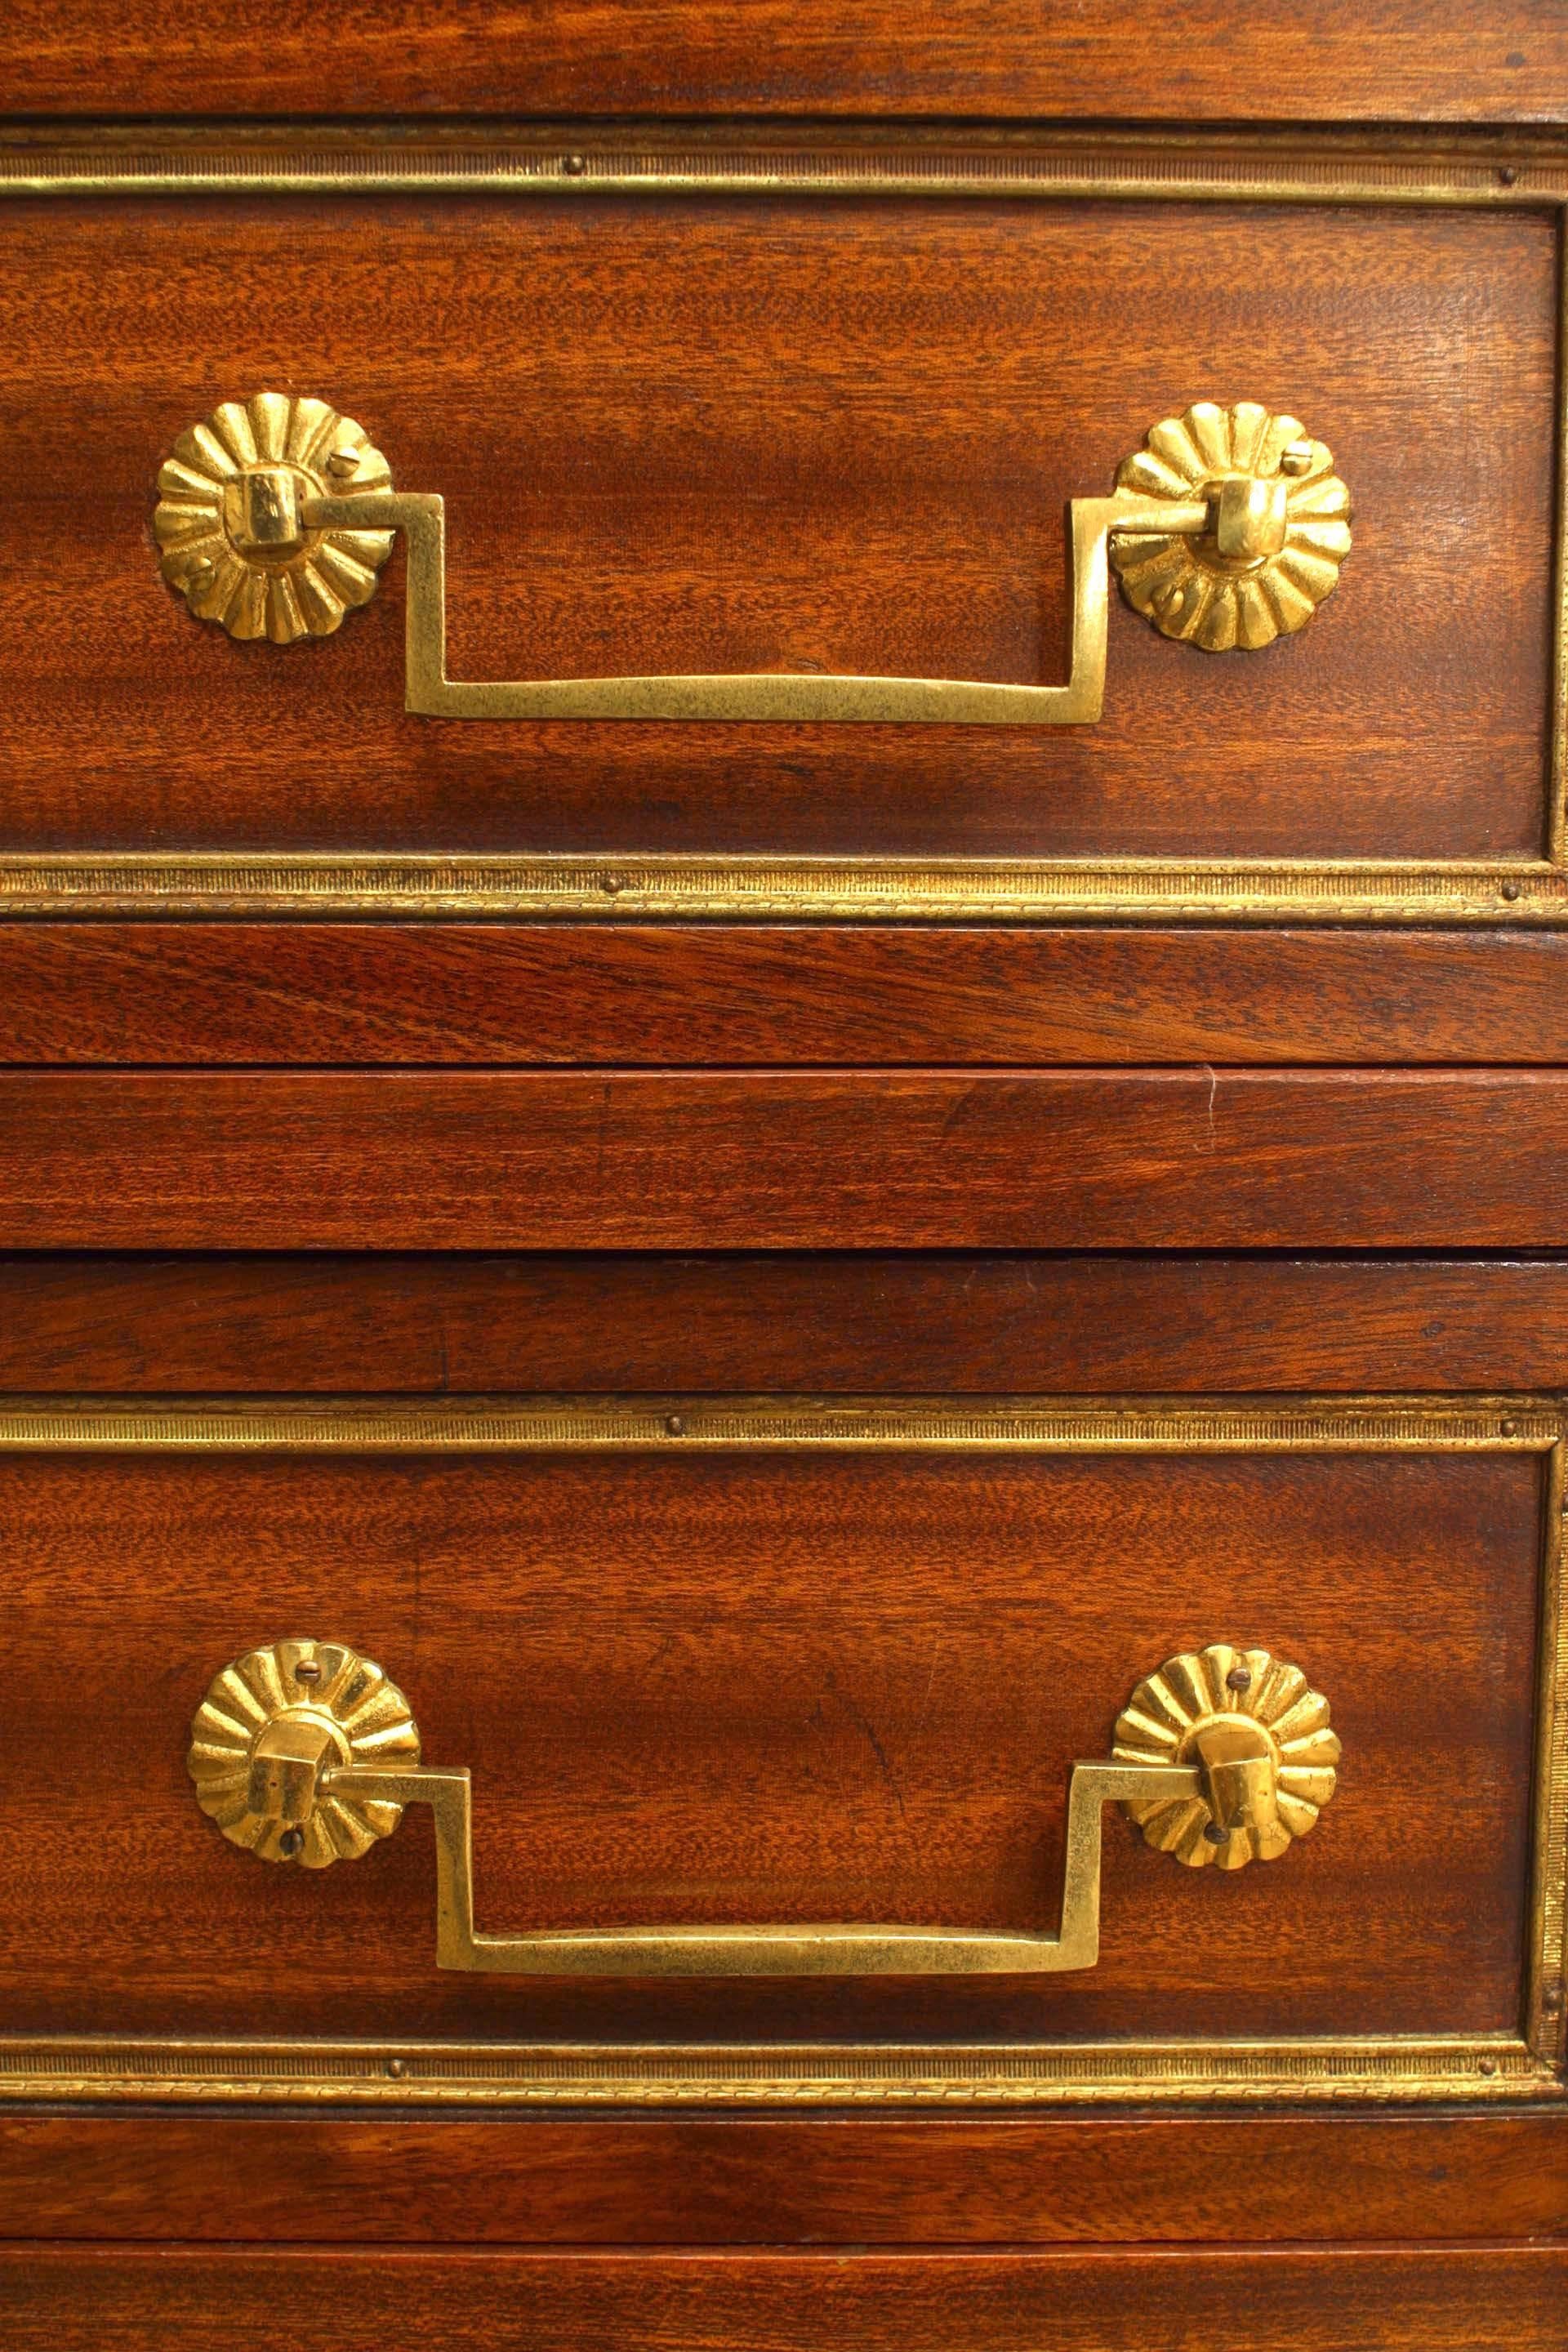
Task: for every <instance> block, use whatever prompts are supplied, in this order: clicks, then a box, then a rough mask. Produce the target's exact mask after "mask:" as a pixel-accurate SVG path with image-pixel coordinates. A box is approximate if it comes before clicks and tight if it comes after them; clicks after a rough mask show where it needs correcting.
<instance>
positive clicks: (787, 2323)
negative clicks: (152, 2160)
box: [0, 2243, 1568, 2352]
mask: <svg viewBox="0 0 1568 2352" xmlns="http://www.w3.org/2000/svg"><path fill="white" fill-rule="evenodd" d="M1565 2287H1568V2256H1565V2255H1564V2252H1563V2248H1562V2247H1561V2246H1547V2245H1542V2246H1517V2247H1512V2248H1506V2249H1504V2248H1498V2249H1492V2248H1487V2249H1484V2250H1478V2251H1469V2250H1464V2249H1459V2248H1446V2249H1441V2250H1439V2249H1429V2248H1426V2247H1401V2248H1397V2249H1391V2250H1388V2251H1384V2250H1383V2249H1377V2250H1368V2251H1363V2252H1352V2251H1347V2250H1345V2249H1342V2248H1338V2247H1335V2248H1321V2249H1320V2248H1304V2247H1280V2248H1278V2249H1273V2250H1268V2251H1265V2252H1257V2251H1255V2250H1253V2249H1250V2248H1248V2249H1247V2250H1245V2251H1244V2250H1241V2249H1237V2250H1234V2251H1227V2252H1222V2253H1217V2254H1216V2253H1214V2252H1198V2253H1194V2254H1181V2253H1175V2252H1170V2253H1152V2254H1151V2253H1127V2254H1109V2255H1108V2254H1103V2253H1088V2254H1081V2253H1072V2254H1034V2255H1018V2254H995V2253H971V2254H961V2253H935V2254H932V2253H903V2254H891V2255H877V2254H858V2255H850V2256H848V2257H846V2256H845V2255H843V2254H840V2253H827V2252H822V2253H815V2254H813V2253H805V2254H789V2253H775V2252H763V2253H758V2252H750V2251H748V2252H735V2253H731V2254H690V2253H679V2252H676V2253H670V2252H666V2253H661V2254H635V2255H619V2256H617V2255H605V2254H571V2253H569V2254H526V2253H521V2254H520V2253H495V2252H481V2253H471V2252H429V2251H427V2250H424V2249H418V2250H411V2251H410V2252H406V2253H402V2254H398V2253H387V2252H367V2251H366V2250H364V2249H363V2248H360V2247H356V2246H354V2245H353V2244H352V2243H351V2244H346V2245H338V2246H334V2247H331V2249H328V2248H325V2247H322V2248H319V2249H314V2250H311V2251H310V2252H299V2251H296V2250H285V2251H284V2252H281V2253H259V2252H207V2251H205V2250H195V2249H190V2248H184V2247H173V2248H163V2247H157V2248H154V2247H142V2248H136V2249H130V2250H127V2249H116V2248H113V2247H108V2246H100V2247H94V2248H90V2249H82V2250H79V2251H78V2250H74V2249H69V2250H68V2249H64V2248H56V2249H39V2248H37V2247H34V2246H17V2247H14V2248H8V2249H6V2250H5V2252H3V2253H0V2317H3V2318H4V2319H5V2324H6V2327H7V2330H8V2341H9V2342H11V2343H13V2344H15V2345H16V2347H17V2352H142V2347H144V2346H145V2345H146V2344H147V2343H148V2342H149V2340H153V2341H156V2342H157V2343H159V2344H160V2345H162V2346H163V2347H167V2352H206V2347H208V2346H209V2345H210V2344H211V2342H212V2340H213V2325H214V2322H213V2315H214V2313H215V2312H216V2311H221V2312H222V2313H223V2315H224V2317H225V2321H226V2323H227V2324H229V2325H231V2326H234V2327H235V2329H236V2331H237V2332H241V2331H243V2333H244V2334H245V2335H246V2336H249V2337H253V2338H254V2339H256V2340H258V2341H260V2342H263V2343H265V2342H268V2341H269V2340H270V2341H273V2342H287V2343H288V2344H289V2346H290V2347H296V2352H336V2347H337V2346H338V2345H340V2344H341V2343H342V2340H343V2327H344V2318H343V2314H344V2310H345V2308H346V2309H347V2310H349V2311H351V2312H352V2313H353V2322H354V2325H355V2326H356V2327H357V2328H359V2329H360V2330H361V2331H362V2332H363V2338H364V2340H366V2341H368V2342H372V2343H376V2342H381V2341H389V2342H393V2343H396V2342H398V2341H400V2340H408V2339H411V2338H413V2337H416V2336H417V2339H418V2340H419V2341H420V2342H422V2343H425V2344H427V2345H429V2346H430V2347H432V2352H525V2347H526V2352H600V2347H603V2346H605V2345H609V2344H613V2345H616V2346H619V2345H623V2344H634V2343H646V2342H649V2341H651V2342H653V2343H655V2344H657V2345H658V2347H659V2352H742V2347H743V2352H816V2347H818V2346H819V2345H821V2344H822V2342H823V2341H824V2340H825V2338H826V2339H827V2340H830V2341H832V2342H833V2343H836V2344H841V2345H843V2346H845V2347H847V2352H895V2347H896V2352H945V2347H948V2346H950V2345H952V2343H953V2342H954V2340H955V2338H956V2340H957V2341H959V2342H962V2343H963V2345H964V2346H965V2347H969V2352H1036V2347H1037V2346H1038V2345H1040V2344H1041V2343H1042V2342H1044V2343H1049V2344H1050V2345H1051V2346H1053V2347H1058V2352H1104V2347H1106V2345H1108V2344H1117V2343H1125V2342H1135V2343H1137V2344H1139V2345H1140V2346H1142V2347H1147V2352H1188V2347H1190V2346H1191V2345H1193V2344H1194V2343H1201V2342H1203V2341H1204V2339H1205V2336H1206V2335H1208V2334H1209V2333H1210V2332H1211V2331H1212V2329H1213V2327H1214V2326H1215V2313H1216V2312H1218V2313H1223V2315H1224V2322H1223V2324H1224V2325H1225V2326H1226V2327H1227V2328H1228V2329H1230V2330H1231V2331H1233V2339H1232V2340H1233V2341H1234V2342H1236V2343H1237V2344H1245V2345H1246V2346H1247V2352H1343V2347H1345V2346H1346V2345H1347V2344H1353V2345H1354V2346H1355V2347H1356V2352H1432V2347H1433V2346H1434V2345H1437V2344H1440V2345H1442V2346H1443V2347H1444V2352H1557V2347H1559V2346H1560V2345H1561V2343H1562V2314H1563V2293H1564V2289H1565ZM269 2331H270V2334H269Z"/></svg>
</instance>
